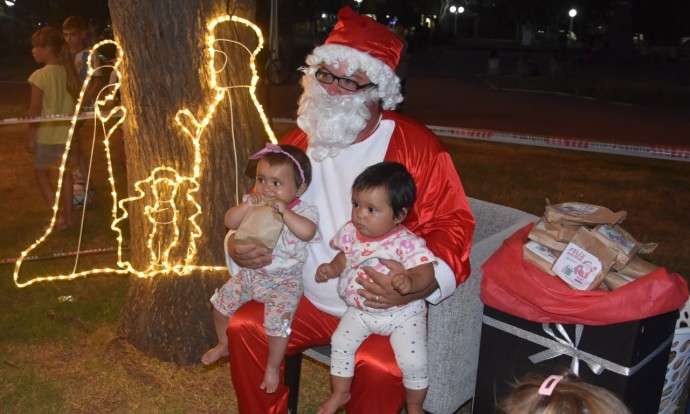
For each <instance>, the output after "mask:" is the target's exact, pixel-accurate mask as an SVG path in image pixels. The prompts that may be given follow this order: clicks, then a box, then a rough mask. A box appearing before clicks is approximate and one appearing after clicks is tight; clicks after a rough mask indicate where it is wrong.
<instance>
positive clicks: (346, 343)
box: [331, 302, 429, 390]
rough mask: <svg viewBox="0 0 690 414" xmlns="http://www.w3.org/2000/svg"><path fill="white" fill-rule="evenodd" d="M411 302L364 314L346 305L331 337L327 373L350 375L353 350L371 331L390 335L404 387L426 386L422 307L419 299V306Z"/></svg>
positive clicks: (353, 361)
mask: <svg viewBox="0 0 690 414" xmlns="http://www.w3.org/2000/svg"><path fill="white" fill-rule="evenodd" d="M414 303H416V302H413V304H414ZM413 304H410V305H408V306H406V307H404V308H398V309H395V310H394V311H393V312H386V313H383V314H368V313H365V312H363V311H361V310H359V309H356V308H353V307H348V309H347V312H346V313H345V316H343V318H342V319H341V320H340V324H339V325H338V328H337V329H336V330H335V332H334V333H333V337H332V339H331V374H332V375H335V376H338V377H352V376H354V372H355V353H356V352H357V349H358V348H359V346H360V345H361V344H362V341H364V340H365V339H366V338H367V337H368V336H369V335H371V334H372V333H373V334H377V335H383V336H390V341H391V346H392V348H393V352H394V353H395V359H396V361H397V363H398V366H399V367H400V371H402V374H403V385H404V386H405V388H407V389H412V390H421V389H425V388H427V387H428V386H429V375H428V371H427V369H428V368H427V355H426V307H425V306H424V304H423V303H421V306H416V305H413Z"/></svg>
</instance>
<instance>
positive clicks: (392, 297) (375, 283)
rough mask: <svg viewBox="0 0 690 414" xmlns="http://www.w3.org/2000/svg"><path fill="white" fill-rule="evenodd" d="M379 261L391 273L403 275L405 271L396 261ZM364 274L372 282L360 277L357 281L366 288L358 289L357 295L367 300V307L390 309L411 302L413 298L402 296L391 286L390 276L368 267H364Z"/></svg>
mask: <svg viewBox="0 0 690 414" xmlns="http://www.w3.org/2000/svg"><path fill="white" fill-rule="evenodd" d="M379 260H380V262H381V263H382V264H383V265H384V266H386V267H387V268H389V269H390V271H391V273H401V272H404V271H405V269H404V268H403V266H402V264H400V263H399V262H396V261H395V260H388V259H379ZM364 272H365V273H366V274H367V275H368V276H369V277H370V278H371V280H366V279H363V278H361V277H358V278H357V279H356V281H357V283H359V284H360V285H362V287H363V288H364V289H358V290H357V294H358V295H360V296H362V297H363V298H364V299H365V302H364V304H365V305H366V306H369V307H370V308H374V309H388V308H391V307H393V306H398V305H404V304H406V303H408V302H409V301H410V300H411V298H407V297H405V296H402V295H401V294H400V292H398V291H397V290H395V288H394V287H393V285H391V278H390V276H388V275H385V274H383V273H381V272H377V271H376V270H374V269H373V268H371V267H368V266H366V267H364Z"/></svg>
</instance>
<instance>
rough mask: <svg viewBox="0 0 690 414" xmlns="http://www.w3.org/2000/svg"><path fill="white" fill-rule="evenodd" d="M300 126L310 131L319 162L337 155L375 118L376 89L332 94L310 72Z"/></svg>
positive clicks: (301, 102)
mask: <svg viewBox="0 0 690 414" xmlns="http://www.w3.org/2000/svg"><path fill="white" fill-rule="evenodd" d="M302 87H303V88H304V93H302V96H301V97H300V99H299V109H298V110H297V125H298V126H299V127H300V128H301V129H302V131H304V132H305V133H306V134H307V137H308V138H309V148H311V149H312V152H311V156H312V158H314V160H315V161H322V160H324V159H325V158H326V157H334V156H336V155H337V154H338V152H340V150H341V149H343V148H346V147H348V146H349V145H351V144H352V143H354V142H355V140H356V139H357V136H358V135H359V133H360V132H362V131H363V130H364V127H366V125H367V122H368V121H369V119H371V112H370V111H369V108H367V102H369V101H372V100H375V99H378V95H377V94H376V88H371V89H370V90H368V91H364V92H361V93H356V94H352V95H335V96H331V95H329V94H328V93H327V92H326V91H325V90H324V89H323V88H322V87H321V85H320V84H319V82H318V81H317V80H316V78H314V76H311V75H309V74H306V75H304V76H303V77H302Z"/></svg>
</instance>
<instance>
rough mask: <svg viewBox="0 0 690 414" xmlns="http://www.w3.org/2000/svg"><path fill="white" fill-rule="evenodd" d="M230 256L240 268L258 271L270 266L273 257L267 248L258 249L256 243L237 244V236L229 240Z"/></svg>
mask: <svg viewBox="0 0 690 414" xmlns="http://www.w3.org/2000/svg"><path fill="white" fill-rule="evenodd" d="M227 251H228V254H229V255H230V257H231V258H232V260H233V261H234V262H235V263H237V265H238V266H240V267H246V268H249V269H258V268H261V267H264V266H266V265H268V264H270V263H271V262H272V261H273V258H272V256H271V255H270V254H269V251H268V249H267V248H265V247H257V246H256V245H255V244H254V243H235V235H234V234H233V235H232V236H231V237H230V238H229V239H228V250H227Z"/></svg>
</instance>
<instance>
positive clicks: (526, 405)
mask: <svg viewBox="0 0 690 414" xmlns="http://www.w3.org/2000/svg"><path fill="white" fill-rule="evenodd" d="M561 375H562V376H563V379H561V380H560V381H557V383H556V384H555V386H553V384H551V385H552V386H551V387H550V388H551V393H550V395H546V394H548V392H547V393H544V394H542V393H540V392H539V390H540V388H542V385H544V382H545V381H546V380H547V377H546V376H543V375H529V376H527V377H526V378H524V379H523V380H522V381H520V382H519V383H518V384H516V385H515V388H514V390H513V392H512V393H511V394H510V395H509V396H508V397H506V398H505V399H503V400H502V401H500V402H499V404H498V406H497V408H498V412H499V413H503V414H523V413H530V414H630V410H628V408H627V407H626V406H625V404H624V403H623V402H622V401H621V400H620V399H619V398H618V397H617V396H616V395H615V394H613V393H612V392H610V391H609V390H607V389H604V388H601V387H598V386H596V385H592V384H588V383H586V382H584V381H582V380H581V379H579V378H578V377H577V376H576V375H575V374H573V373H571V372H570V371H569V370H566V371H565V372H563V373H562V374H561ZM549 381H552V380H551V379H549Z"/></svg>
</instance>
